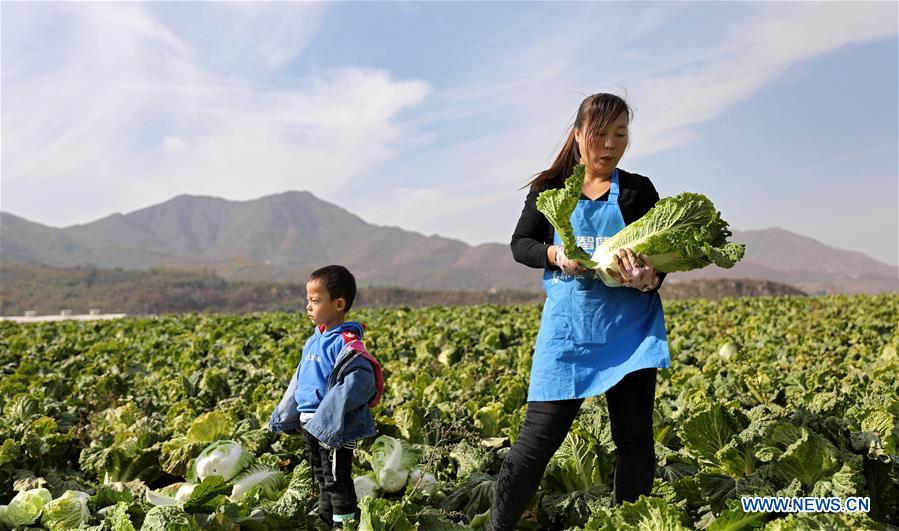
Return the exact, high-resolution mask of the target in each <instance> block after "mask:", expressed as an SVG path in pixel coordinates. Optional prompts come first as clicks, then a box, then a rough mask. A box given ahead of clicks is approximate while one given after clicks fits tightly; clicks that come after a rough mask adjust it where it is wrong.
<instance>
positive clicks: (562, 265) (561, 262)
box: [547, 245, 590, 276]
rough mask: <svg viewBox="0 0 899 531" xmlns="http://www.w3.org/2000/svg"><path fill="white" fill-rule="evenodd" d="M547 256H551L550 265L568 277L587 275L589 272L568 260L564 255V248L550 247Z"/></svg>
mask: <svg viewBox="0 0 899 531" xmlns="http://www.w3.org/2000/svg"><path fill="white" fill-rule="evenodd" d="M547 254H548V256H551V257H552V258H550V263H552V264H553V265H555V266H557V267H558V268H559V269H561V270H562V272H563V273H565V274H566V275H569V276H575V275H578V274H583V273H587V272H589V271H590V270H589V269H587V268H586V267H583V266H582V265H580V264H579V263H577V262H575V261H574V260H569V259H568V257H567V256H566V255H565V248H564V247H561V246H555V245H552V246H550V248H549V252H548V253H547Z"/></svg>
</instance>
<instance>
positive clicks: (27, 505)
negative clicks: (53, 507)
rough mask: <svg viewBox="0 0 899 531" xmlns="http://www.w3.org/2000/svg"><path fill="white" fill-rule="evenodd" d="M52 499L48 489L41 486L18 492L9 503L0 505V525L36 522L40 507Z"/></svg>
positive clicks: (11, 525) (9, 525)
mask: <svg viewBox="0 0 899 531" xmlns="http://www.w3.org/2000/svg"><path fill="white" fill-rule="evenodd" d="M52 499H53V496H52V495H51V494H50V491H49V490H47V489H45V488H43V487H39V488H36V489H28V490H23V491H22V492H19V493H18V494H16V495H15V496H14V497H13V499H12V500H10V502H9V505H0V526H2V525H5V526H6V527H10V528H13V527H19V526H28V525H31V524H33V523H35V522H37V519H38V518H39V517H40V516H41V509H43V508H44V505H46V504H48V503H50V500H52Z"/></svg>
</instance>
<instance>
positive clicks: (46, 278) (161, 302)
mask: <svg viewBox="0 0 899 531" xmlns="http://www.w3.org/2000/svg"><path fill="white" fill-rule="evenodd" d="M0 278H2V279H3V289H2V291H0V315H4V316H12V315H23V314H24V312H25V311H27V310H33V311H36V312H37V313H38V314H40V315H48V314H57V313H59V312H60V311H61V310H63V309H68V310H72V311H73V312H74V313H87V312H88V310H90V309H92V308H97V309H100V310H101V311H102V312H103V313H127V314H130V315H137V314H162V313H186V312H214V313H247V312H257V311H291V312H302V313H305V308H306V303H305V300H306V292H305V290H306V285H305V283H303V284H278V283H271V282H267V283H264V282H246V281H230V282H229V281H227V280H225V279H223V278H221V277H218V276H215V275H214V274H212V273H211V272H209V271H206V272H203V271H185V270H175V269H153V270H149V271H137V270H124V269H99V268H96V267H71V268H54V267H47V266H33V265H23V264H3V265H0ZM541 300H542V296H541V294H539V293H534V292H520V291H496V292H474V291H453V292H435V291H413V290H408V289H403V288H389V287H361V288H360V289H359V292H358V294H357V296H356V301H355V303H354V307H358V308H361V307H382V306H412V307H420V306H433V305H438V304H439V305H444V306H448V305H467V304H525V303H536V302H539V301H541Z"/></svg>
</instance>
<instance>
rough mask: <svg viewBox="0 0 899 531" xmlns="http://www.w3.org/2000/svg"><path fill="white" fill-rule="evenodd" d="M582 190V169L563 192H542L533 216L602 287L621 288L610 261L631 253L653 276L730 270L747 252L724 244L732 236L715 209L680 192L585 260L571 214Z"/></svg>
mask: <svg viewBox="0 0 899 531" xmlns="http://www.w3.org/2000/svg"><path fill="white" fill-rule="evenodd" d="M583 186H584V166H583V165H578V166H576V167H575V168H574V173H572V175H571V176H570V177H569V178H568V179H566V180H565V187H564V188H559V189H552V190H546V191H544V192H541V193H540V195H539V196H538V197H537V210H539V211H540V212H542V213H543V215H544V216H546V219H548V220H549V222H550V223H552V225H553V227H555V229H556V232H557V233H558V235H559V239H560V240H561V241H562V244H563V245H564V246H565V254H566V255H567V256H568V258H569V259H570V260H574V261H576V262H577V263H579V264H580V265H582V266H583V267H586V268H588V269H593V270H594V271H595V273H596V276H597V277H599V278H600V279H602V281H603V283H604V284H605V285H607V286H611V287H617V286H621V285H622V284H621V282H620V281H619V280H618V279H619V278H621V275H620V272H619V271H618V266H617V264H616V263H615V255H616V254H618V251H619V250H621V249H631V250H633V251H634V253H636V254H638V255H639V254H642V255H646V256H647V258H649V260H650V262H652V265H653V266H654V267H655V269H656V271H661V272H663V273H671V272H674V271H690V270H692V269H699V268H702V267H705V266H707V265H709V264H715V265H717V266H719V267H724V268H730V267H732V266H733V265H734V264H735V263H737V262H738V261H739V260H740V259H741V258H743V253H744V251H745V249H746V246H745V245H743V244H738V243H728V242H727V237H728V236H730V235H731V232H730V230H728V225H727V222H726V221H724V220H723V219H721V215H720V213H719V212H717V211H716V210H715V205H713V204H712V202H711V201H710V200H709V198H707V197H705V196H704V195H702V194H695V193H690V192H683V193H681V194H678V195H676V196H674V197H666V198H665V199H662V200H660V201H659V202H658V203H656V205H655V206H654V207H653V208H652V209H650V210H649V212H647V213H646V215H644V216H643V217H642V218H640V219H639V220H637V221H635V222H633V223H631V224H630V225H628V226H627V227H625V228H623V229H622V230H621V231H619V232H618V233H617V234H615V235H614V236H612V237H611V238H609V239H608V240H605V241H604V242H602V244H600V245H599V246H598V247H597V248H596V250H595V251H594V253H593V256H592V257H591V256H589V255H588V254H587V253H586V251H584V250H583V249H581V248H580V247H578V245H577V240H576V238H575V234H574V230H573V229H572V226H571V214H572V213H573V212H574V209H575V207H576V206H577V202H578V201H579V200H580V197H581V191H582V189H583Z"/></svg>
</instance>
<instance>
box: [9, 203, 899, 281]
mask: <svg viewBox="0 0 899 531" xmlns="http://www.w3.org/2000/svg"><path fill="white" fill-rule="evenodd" d="M733 239H734V240H735V241H742V242H745V243H746V244H747V254H746V258H745V259H744V260H743V261H742V262H740V263H739V264H737V265H736V266H735V267H734V268H733V269H731V270H724V269H720V268H716V267H707V268H705V269H702V270H699V271H693V272H689V273H677V274H673V275H671V276H670V277H669V280H668V281H667V282H670V283H672V284H675V283H677V282H683V281H689V280H693V279H698V278H728V279H745V278H752V279H757V280H766V281H773V282H777V283H781V284H789V285H792V286H794V287H796V288H798V289H800V290H802V291H804V292H807V293H809V294H820V293H874V292H882V291H899V272H897V268H896V267H893V266H889V265H886V264H883V263H881V262H878V261H876V260H874V259H872V258H869V257H867V256H865V255H863V254H860V253H856V252H850V251H844V250H840V249H835V248H833V247H830V246H827V245H824V244H822V243H820V242H817V241H815V240H813V239H811V238H807V237H804V236H800V235H798V234H794V233H791V232H788V231H786V230H783V229H776V228H775V229H765V230H759V231H747V232H735V234H734V237H733ZM0 259H2V262H3V263H22V264H32V265H44V266H53V267H72V266H83V265H94V266H97V267H101V268H116V267H118V268H123V269H139V270H149V269H152V268H159V267H175V268H183V269H191V270H194V269H204V270H214V271H215V273H216V274H217V275H219V276H221V277H222V278H224V279H227V280H233V281H254V282H287V283H303V282H305V280H306V278H307V276H308V274H309V272H310V271H311V270H312V269H314V268H316V267H319V266H321V265H323V264H328V263H340V264H344V265H346V266H347V267H349V268H350V270H352V271H353V273H354V274H355V275H356V277H357V279H358V281H359V283H360V284H363V285H370V286H396V287H400V288H404V289H415V290H428V291H440V292H444V291H489V290H522V291H530V292H538V291H540V290H541V287H540V275H541V272H540V271H538V270H535V269H531V268H527V267H525V266H522V265H521V264H518V263H516V262H515V261H514V260H513V259H512V256H511V252H510V250H509V246H508V245H507V244H506V243H492V244H483V245H476V246H471V245H468V244H466V243H464V242H462V241H459V240H455V239H451V238H444V237H441V236H425V235H422V234H419V233H416V232H411V231H408V230H404V229H401V228H397V227H385V226H379V225H373V224H371V223H368V222H366V221H364V220H363V219H361V218H359V217H358V216H356V215H354V214H352V213H350V212H348V211H347V210H345V209H343V208H341V207H339V206H337V205H334V204H332V203H328V202H326V201H323V200H321V199H318V198H316V197H315V196H314V195H312V194H311V193H309V192H285V193H282V194H277V195H271V196H266V197H261V198H259V199H254V200H250V201H228V200H225V199H220V198H215V197H206V196H190V195H180V196H177V197H175V198H173V199H171V200H169V201H166V202H164V203H161V204H158V205H154V206H150V207H147V208H144V209H141V210H137V211H135V212H131V213H128V214H113V215H110V216H107V217H104V218H102V219H99V220H97V221H94V222H91V223H87V224H84V225H73V226H70V227H64V228H53V227H48V226H45V225H41V224H39V223H34V222H31V221H28V220H26V219H23V218H21V217H17V216H14V215H12V214H9V213H0Z"/></svg>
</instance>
